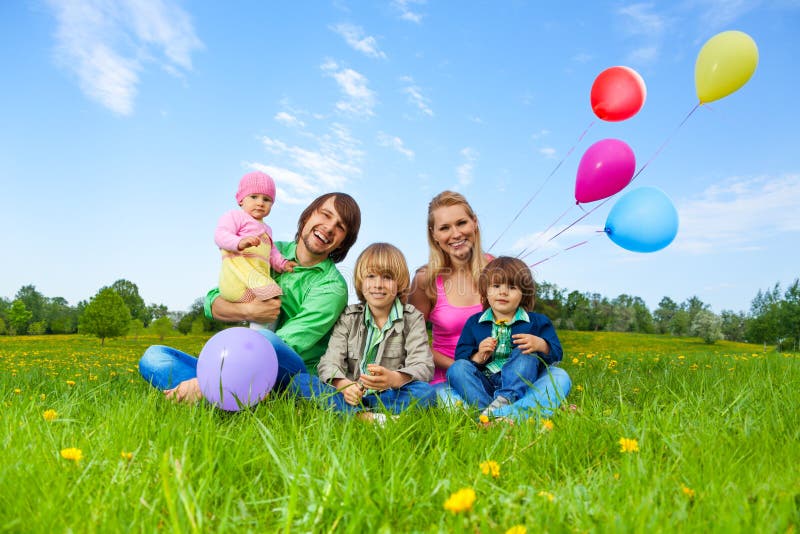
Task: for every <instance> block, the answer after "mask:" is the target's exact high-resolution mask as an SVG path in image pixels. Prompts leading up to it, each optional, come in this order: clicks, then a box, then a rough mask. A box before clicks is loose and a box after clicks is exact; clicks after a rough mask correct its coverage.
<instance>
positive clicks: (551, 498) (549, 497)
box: [536, 491, 556, 502]
mask: <svg viewBox="0 0 800 534" xmlns="http://www.w3.org/2000/svg"><path fill="white" fill-rule="evenodd" d="M536 495H538V496H539V497H544V498H545V499H547V500H548V501H550V502H553V501H554V500H556V496H555V495H553V494H552V493H550V492H549V491H540V492H539V493H537V494H536Z"/></svg>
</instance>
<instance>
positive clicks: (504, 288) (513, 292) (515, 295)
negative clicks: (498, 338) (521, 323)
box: [486, 282, 522, 321]
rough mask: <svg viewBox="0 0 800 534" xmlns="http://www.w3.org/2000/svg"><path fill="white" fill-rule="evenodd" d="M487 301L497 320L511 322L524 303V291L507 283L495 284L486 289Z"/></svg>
mask: <svg viewBox="0 0 800 534" xmlns="http://www.w3.org/2000/svg"><path fill="white" fill-rule="evenodd" d="M486 300H487V301H488V302H489V307H490V308H492V312H493V313H494V318H495V320H499V319H505V320H507V321H508V320H511V319H513V318H514V314H515V313H516V312H517V308H519V304H520V302H522V290H521V289H520V288H519V287H518V286H516V285H514V284H507V283H505V282H494V283H491V284H489V286H488V287H487V288H486Z"/></svg>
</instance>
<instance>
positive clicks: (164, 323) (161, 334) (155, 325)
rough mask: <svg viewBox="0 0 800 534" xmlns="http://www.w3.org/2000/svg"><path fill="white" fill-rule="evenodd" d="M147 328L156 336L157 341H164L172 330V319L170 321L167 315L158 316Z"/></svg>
mask: <svg viewBox="0 0 800 534" xmlns="http://www.w3.org/2000/svg"><path fill="white" fill-rule="evenodd" d="M149 329H150V330H152V331H153V332H154V333H155V334H156V335H157V336H158V340H159V341H164V338H165V337H166V336H168V335H170V334H171V333H172V331H173V328H172V321H170V320H169V317H167V316H163V317H159V318H158V319H156V320H155V321H153V322H152V323H150V327H149Z"/></svg>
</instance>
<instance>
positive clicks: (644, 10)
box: [617, 3, 665, 36]
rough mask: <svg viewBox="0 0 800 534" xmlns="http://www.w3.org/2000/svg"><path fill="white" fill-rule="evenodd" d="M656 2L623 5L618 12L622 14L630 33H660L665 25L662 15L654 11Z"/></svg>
mask: <svg viewBox="0 0 800 534" xmlns="http://www.w3.org/2000/svg"><path fill="white" fill-rule="evenodd" d="M654 7H655V5H654V4H641V3H640V4H631V5H629V6H624V7H621V8H620V9H619V10H618V11H617V13H619V14H620V15H622V16H623V17H624V18H623V21H624V22H625V23H626V29H627V31H628V32H629V33H632V34H635V35H648V36H654V35H660V34H661V33H662V32H663V30H664V26H665V20H664V18H663V17H662V16H661V15H658V14H656V13H654V12H653V9H654Z"/></svg>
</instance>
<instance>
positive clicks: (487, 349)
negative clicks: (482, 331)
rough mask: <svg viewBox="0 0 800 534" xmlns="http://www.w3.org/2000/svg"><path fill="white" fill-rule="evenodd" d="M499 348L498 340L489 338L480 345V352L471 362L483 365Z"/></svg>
mask: <svg viewBox="0 0 800 534" xmlns="http://www.w3.org/2000/svg"><path fill="white" fill-rule="evenodd" d="M496 348H497V340H496V339H495V338H493V337H487V338H486V339H484V340H483V341H481V343H480V345H478V352H476V353H475V354H474V355H473V356H472V358H471V360H472V361H473V362H475V363H479V364H481V365H483V364H484V363H486V362H487V361H488V360H489V358H491V357H492V354H494V349H496Z"/></svg>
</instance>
